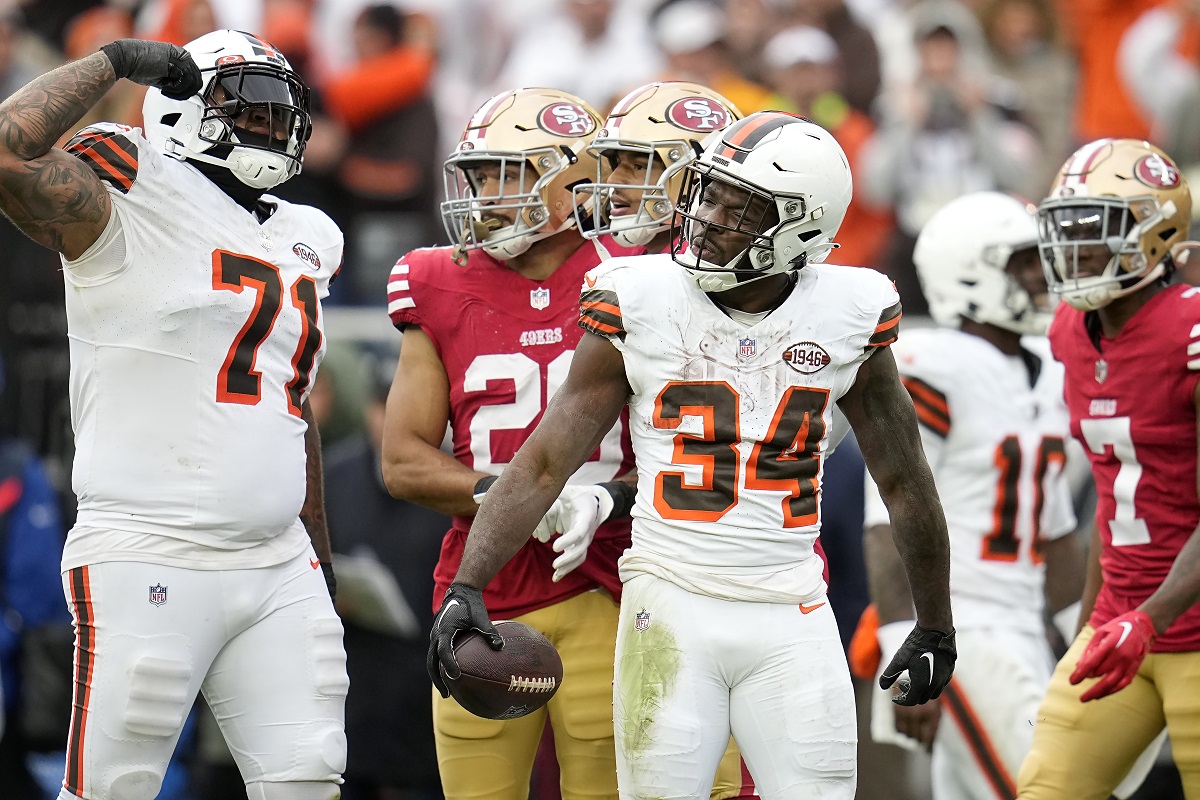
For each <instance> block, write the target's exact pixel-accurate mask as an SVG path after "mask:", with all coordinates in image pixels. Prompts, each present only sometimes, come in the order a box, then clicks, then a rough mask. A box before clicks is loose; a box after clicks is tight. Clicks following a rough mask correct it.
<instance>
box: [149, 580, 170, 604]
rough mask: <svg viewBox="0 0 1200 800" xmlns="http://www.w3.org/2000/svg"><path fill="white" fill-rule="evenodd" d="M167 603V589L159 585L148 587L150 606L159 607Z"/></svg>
mask: <svg viewBox="0 0 1200 800" xmlns="http://www.w3.org/2000/svg"><path fill="white" fill-rule="evenodd" d="M165 602H167V587H165V586H163V585H162V584H161V583H159V584H156V585H154V586H151V587H150V605H152V606H161V605H162V604H163V603H165Z"/></svg>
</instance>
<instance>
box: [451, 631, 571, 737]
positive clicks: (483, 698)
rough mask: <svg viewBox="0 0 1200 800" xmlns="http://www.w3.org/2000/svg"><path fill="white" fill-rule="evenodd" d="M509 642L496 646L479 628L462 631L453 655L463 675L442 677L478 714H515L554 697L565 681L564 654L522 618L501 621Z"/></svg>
mask: <svg viewBox="0 0 1200 800" xmlns="http://www.w3.org/2000/svg"><path fill="white" fill-rule="evenodd" d="M496 630H497V631H498V632H499V634H500V636H501V637H502V638H503V639H504V647H503V648H502V649H500V650H493V649H492V648H491V647H489V646H488V643H487V640H486V639H484V638H483V636H482V635H481V634H480V633H479V632H478V631H466V632H463V633H459V634H457V635H456V636H455V639H454V658H455V660H457V661H458V668H459V669H460V670H462V675H461V676H460V677H459V678H458V680H451V679H450V678H449V677H447V676H446V671H445V668H443V667H440V666H439V667H438V668H439V669H441V670H442V679H443V680H445V681H446V686H447V687H448V688H449V689H450V694H451V696H453V697H454V699H455V700H457V701H458V704H459V705H461V706H462V707H463V708H465V709H466V710H467V711H470V712H471V713H472V714H474V715H475V716H478V717H485V718H487V719H515V718H517V717H523V716H525V715H526V714H529V713H531V712H533V711H536V710H537V709H539V708H541V707H542V706H544V705H546V703H548V702H549V701H550V698H551V697H553V696H554V693H555V692H556V691H558V686H559V684H560V683H562V676H563V666H562V659H561V658H559V657H558V651H557V650H555V649H554V645H552V644H551V643H550V640H549V639H547V638H546V637H545V636H543V635H542V634H541V633H539V632H538V631H536V630H534V629H533V628H531V627H529V626H528V625H526V624H524V623H521V622H512V621H505V622H497V623H496Z"/></svg>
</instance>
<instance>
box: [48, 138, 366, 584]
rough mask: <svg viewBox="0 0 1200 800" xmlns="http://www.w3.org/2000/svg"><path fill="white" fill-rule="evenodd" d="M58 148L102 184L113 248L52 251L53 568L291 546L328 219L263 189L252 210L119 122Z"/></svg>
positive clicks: (243, 558) (252, 561)
mask: <svg viewBox="0 0 1200 800" xmlns="http://www.w3.org/2000/svg"><path fill="white" fill-rule="evenodd" d="M65 150H66V152H67V153H68V154H70V155H72V156H74V157H76V158H78V159H79V160H80V161H82V162H83V163H84V164H85V165H87V166H88V167H90V168H91V169H92V170H93V171H94V172H95V173H96V175H97V176H98V177H99V178H100V180H101V181H102V182H104V183H105V184H106V188H107V190H108V192H109V197H110V198H111V201H112V208H113V214H114V215H116V216H117V218H118V220H119V222H120V225H121V230H122V236H123V238H124V245H125V258H124V261H123V262H122V263H120V264H108V263H107V258H106V254H107V253H108V252H109V251H108V250H103V251H102V252H99V253H95V254H92V256H93V257H92V258H91V259H89V258H87V257H86V256H87V255H88V254H85V257H84V258H82V259H80V260H78V261H76V262H71V263H66V262H64V275H65V277H66V282H67V287H66V311H67V327H68V333H69V336H70V344H71V413H72V421H73V424H74V428H75V442H76V453H75V464H74V473H73V486H74V489H75V492H76V494H77V495H78V496H79V519H78V524H77V526H76V529H75V530H74V531H73V532H72V534H71V536H70V538H69V540H68V542H67V553H66V555H65V556H64V564H63V566H64V569H66V568H70V567H72V566H78V565H79V564H80V563H87V562H92V561H100V560H114V559H122V558H123V559H125V560H148V561H156V562H158V563H177V564H181V565H183V566H189V567H193V566H197V565H199V566H201V567H202V568H214V567H217V568H229V569H234V568H239V567H248V566H263V565H267V564H270V563H278V562H277V560H282V559H284V558H287V557H291V556H294V555H295V554H296V552H299V550H300V549H302V548H303V547H305V546H307V541H306V540H307V536H306V535H305V534H304V531H303V528H302V526H300V524H299V522H298V521H297V515H298V514H299V512H300V508H301V505H302V503H303V501H304V497H305V491H306V478H305V463H306V462H305V447H304V434H305V430H306V428H307V425H306V424H305V422H304V420H303V419H301V406H302V404H303V401H304V398H305V397H306V396H307V394H308V391H309V387H310V386H311V384H312V380H313V377H314V376H315V374H316V369H317V365H318V364H319V363H320V360H321V356H322V354H323V353H324V349H325V346H324V340H323V336H322V333H321V316H320V298H322V297H324V296H325V295H326V294H328V286H329V282H330V280H331V278H332V276H333V275H334V273H335V272H336V271H337V269H338V267H339V266H340V264H341V256H342V234H341V232H340V231H339V230H338V228H337V226H336V225H334V223H333V221H332V220H330V219H329V218H328V217H327V216H326V215H325V214H324V213H322V212H321V211H318V210H317V209H315V208H310V207H308V206H300V205H293V204H291V203H288V202H286V201H284V200H279V199H277V198H273V197H270V196H264V198H263V199H264V200H265V201H267V202H269V203H272V204H273V205H274V207H275V210H274V213H273V214H272V215H271V217H270V218H269V219H267V220H266V221H265V222H262V223H260V222H259V221H258V220H257V219H256V218H255V216H254V215H253V214H251V213H249V212H247V211H246V210H245V209H243V208H242V207H241V206H239V205H237V204H236V203H235V202H234V201H233V200H232V199H231V198H230V197H229V196H228V195H226V194H225V193H224V192H223V191H222V190H221V189H220V188H219V187H217V185H216V184H214V183H213V182H212V181H210V180H209V179H207V178H206V177H204V176H203V175H202V174H201V173H200V172H199V171H198V170H197V169H196V168H194V167H192V166H191V165H189V164H185V163H183V162H181V161H177V160H175V159H173V158H169V157H167V156H166V155H164V154H163V153H161V152H159V151H158V150H157V149H156V148H155V147H154V145H152V144H151V143H150V142H148V141H147V140H146V139H145V138H144V137H143V136H142V135H141V133H140V131H138V129H136V128H126V127H124V126H120V125H112V124H107V123H106V124H101V125H95V126H91V127H89V128H85V129H84V130H83V131H81V132H80V133H79V134H77V135H76V136H75V137H74V138H73V139H72V140H71V141H70V142H69V143H68V145H67V146H66V148H65ZM91 531H116V532H124V533H136V534H151V535H150V536H137V537H130V536H125V535H118V534H114V535H113V538H111V539H104V538H103V537H102V536H100V535H97V536H92V535H91V533H90V532H91ZM135 550H136V552H135Z"/></svg>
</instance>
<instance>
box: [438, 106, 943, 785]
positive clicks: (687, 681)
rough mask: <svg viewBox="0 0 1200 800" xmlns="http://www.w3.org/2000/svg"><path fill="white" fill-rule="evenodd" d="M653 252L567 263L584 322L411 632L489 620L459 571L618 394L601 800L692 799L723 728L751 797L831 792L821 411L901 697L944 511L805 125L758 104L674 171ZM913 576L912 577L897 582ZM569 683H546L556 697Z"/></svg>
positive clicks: (840, 193) (938, 635)
mask: <svg viewBox="0 0 1200 800" xmlns="http://www.w3.org/2000/svg"><path fill="white" fill-rule="evenodd" d="M688 171H689V176H688V184H687V191H686V193H685V194H684V195H683V197H682V198H681V202H680V205H679V207H678V208H677V210H676V214H677V216H676V224H677V225H678V231H679V235H678V236H677V237H674V240H675V244H674V245H672V248H671V252H670V253H667V254H659V255H646V256H640V257H634V258H614V259H612V260H611V261H609V262H607V263H606V264H605V265H604V266H602V267H600V268H598V269H594V270H592V271H591V272H589V273H588V274H587V276H586V280H585V285H584V289H583V294H582V298H581V307H582V314H581V317H580V325H581V326H582V327H583V328H584V330H585V331H586V333H585V335H584V336H583V338H582V339H581V340H580V343H579V345H578V347H577V349H576V353H575V358H574V360H573V361H572V363H571V369H570V372H569V374H568V376H567V379H566V382H565V383H564V385H563V386H562V388H561V389H560V390H559V392H558V394H557V395H555V397H554V399H553V401H552V402H551V403H550V405H549V407H548V408H547V410H546V413H545V414H544V415H543V419H542V422H541V423H540V424H539V426H538V428H537V429H536V430H535V431H534V433H533V435H532V436H531V437H530V438H529V440H528V441H527V442H526V443H525V445H524V446H523V447H522V448H521V450H520V451H519V452H518V453H517V455H516V456H515V457H514V459H513V461H512V462H511V463H510V464H509V465H508V468H507V469H506V470H505V471H504V473H503V474H502V475H501V477H500V479H499V481H498V482H497V483H496V485H495V486H494V487H493V488H492V490H491V491H490V492H489V493H488V496H487V498H485V500H484V503H483V506H482V508H481V509H480V514H479V516H477V518H476V520H475V526H474V529H473V531H472V536H471V539H470V541H469V542H468V543H467V548H466V551H465V553H464V555H463V557H462V563H461V565H460V567H459V570H458V573H457V574H456V576H455V582H454V584H453V589H452V596H453V597H455V598H459V600H460V602H449V601H448V602H446V603H444V604H443V606H442V608H441V610H440V612H439V614H438V616H437V618H436V619H435V622H434V630H433V634H432V637H431V643H430V654H431V659H432V663H431V671H434V670H436V668H437V666H438V663H439V662H440V663H441V664H442V665H443V666H445V667H446V668H447V669H451V668H453V663H454V662H453V654H452V650H451V642H452V640H453V637H454V634H455V633H456V632H457V631H459V630H465V629H472V628H473V629H478V630H482V631H491V630H492V625H491V623H490V621H489V619H488V609H487V608H485V606H484V604H483V602H482V591H483V587H487V586H488V585H489V583H490V582H491V580H492V578H493V576H495V575H496V573H497V572H498V571H499V570H501V568H502V567H503V568H507V567H504V565H505V563H506V562H507V561H508V560H509V558H510V557H511V556H512V555H513V554H514V553H516V552H518V550H520V549H521V548H522V547H523V546H524V542H525V540H526V539H527V538H528V535H529V531H530V530H532V529H533V528H534V526H535V525H537V524H538V520H539V519H540V518H541V516H542V514H543V513H544V511H545V509H546V508H548V507H550V506H551V504H552V503H553V502H554V500H555V498H556V497H557V495H558V493H559V491H560V490H561V487H562V486H563V485H564V483H565V482H566V480H567V479H568V478H569V477H570V475H571V473H572V472H573V471H574V470H575V469H576V468H577V467H578V466H579V465H580V464H582V463H584V461H585V459H587V458H588V456H589V454H590V453H592V452H593V450H594V449H595V447H596V443H597V442H599V441H601V440H602V438H603V436H604V434H605V431H607V430H608V429H609V427H610V426H611V425H612V424H613V422H614V421H615V420H617V419H619V418H620V417H621V414H622V409H624V408H625V406H626V403H627V402H628V404H629V416H630V430H631V433H632V436H633V441H634V451H635V453H636V455H637V470H638V485H639V490H638V493H637V496H636V510H635V512H634V514H635V529H634V535H633V544H632V546H631V548H630V549H629V551H627V552H626V553H625V555H624V556H622V558H621V562H620V576H621V579H622V581H623V582H624V583H625V589H624V597H623V600H622V604H621V620H620V625H619V628H618V634H617V636H618V639H617V654H616V681H615V685H614V690H613V692H614V695H613V696H614V713H615V722H616V741H617V756H618V757H617V767H618V782H619V784H620V789H621V796H622V797H685V798H686V797H690V798H702V797H706V796H708V793H709V787H710V785H711V783H712V775H713V771H714V769H715V768H716V765H717V762H718V761H719V759H720V758H721V754H722V753H723V752H724V750H725V747H726V744H727V743H728V740H729V736H730V733H731V732H732V734H733V736H734V737H735V738H736V740H737V742H738V744H739V745H740V747H741V749H742V755H743V757H744V758H745V760H746V763H747V764H748V766H749V769H750V772H751V773H752V774H753V776H754V779H755V782H756V784H757V786H758V790H759V792H760V794H761V795H762V796H763V797H765V798H783V797H801V796H804V797H807V796H813V795H815V794H818V793H819V794H821V796H822V797H829V798H852V797H853V796H854V786H855V772H856V753H855V750H856V747H855V745H856V733H855V716H854V700H853V695H852V691H851V686H850V676H849V672H848V670H847V666H846V660H845V657H844V655H843V653H842V648H841V644H840V640H839V638H838V632H837V626H836V623H835V621H834V617H833V613H832V612H831V610H830V609H829V607H828V601H827V599H826V595H825V583H824V581H823V580H822V577H821V571H822V565H821V563H820V561H819V559H817V558H816V557H815V556H814V554H813V541H814V540H815V539H816V537H817V534H818V531H819V529H820V519H821V509H820V502H819V499H820V488H821V467H822V459H823V455H824V446H825V441H826V438H827V434H826V431H827V429H828V426H829V424H830V415H831V408H832V405H833V404H834V403H839V404H840V405H841V406H842V409H843V410H844V411H845V412H846V416H847V417H848V418H849V419H850V421H851V423H852V424H853V426H854V428H855V430H856V431H857V433H858V437H859V441H860V443H861V445H862V449H863V454H864V457H865V459H866V462H867V464H868V465H869V467H870V469H871V471H872V474H873V475H874V477H875V479H876V481H877V482H878V483H879V485H880V487H881V491H882V493H883V495H884V499H885V501H886V502H887V503H888V506H889V509H890V510H891V512H892V518H893V521H894V523H895V535H896V537H897V539H898V541H899V544H900V551H901V553H903V554H904V556H905V565H906V567H907V568H908V571H909V576H910V583H911V584H912V586H913V587H914V591H915V593H916V597H915V604H916V608H917V620H918V624H917V625H916V626H914V628H913V631H912V633H911V634H910V635H909V637H908V639H907V640H906V642H905V644H904V646H903V647H902V648H901V650H900V651H899V652H898V653H897V654H896V657H895V658H894V659H893V662H892V664H891V666H890V668H889V670H888V672H887V675H888V678H889V680H891V681H895V680H897V679H898V678H900V677H901V673H902V672H905V671H907V672H908V673H909V676H908V678H907V679H906V685H907V686H908V687H909V688H908V691H907V693H906V694H905V695H903V696H902V697H900V698H898V699H899V702H904V703H923V702H925V701H927V700H929V699H930V698H932V697H936V696H937V695H939V694H940V692H941V690H942V688H943V687H944V686H945V684H946V682H947V681H948V680H949V677H950V674H951V672H952V670H953V665H954V658H955V648H954V630H953V626H952V624H951V616H950V602H949V587H948V577H949V547H948V542H947V537H946V529H945V520H944V518H943V517H942V512H941V506H940V505H939V503H938V499H937V494H936V492H935V491H934V488H933V479H932V476H931V475H930V472H929V467H928V465H927V464H926V463H925V459H924V457H923V455H922V453H921V443H920V437H919V434H918V431H917V420H916V413H915V411H914V410H913V405H912V402H911V400H909V398H908V395H907V393H906V392H905V391H904V387H903V386H902V385H901V383H900V380H899V376H898V374H897V372H896V366H895V362H894V360H893V358H892V354H891V350H890V348H889V347H888V345H890V344H891V343H892V342H893V341H894V340H895V338H896V330H897V328H898V325H899V320H900V303H899V298H898V296H897V295H896V291H895V289H894V288H893V287H892V285H891V283H890V281H888V280H887V279H886V278H885V277H883V276H882V275H880V274H879V273H877V272H874V271H871V270H862V269H855V268H845V267H839V266H833V265H824V264H821V263H819V262H821V261H822V260H823V259H824V258H825V256H826V255H827V254H828V252H829V251H830V250H831V249H832V247H833V242H832V239H833V236H834V235H835V234H836V232H837V228H838V225H839V224H840V222H841V220H842V217H843V216H844V215H845V212H846V206H847V204H848V203H849V200H850V193H851V178H850V169H849V167H848V165H847V163H846V158H845V155H844V154H843V153H842V151H841V148H840V147H839V146H838V145H837V143H836V142H835V141H834V139H833V138H832V137H831V136H830V135H829V133H828V132H827V131H825V130H824V129H822V128H820V127H818V126H816V125H814V124H812V123H811V122H808V121H807V120H804V119H802V118H800V117H796V116H793V115H790V114H784V113H780V112H761V113H757V114H753V115H751V116H749V117H746V118H745V119H743V120H740V121H738V122H736V123H734V124H733V125H731V126H730V127H728V128H726V129H725V131H723V132H722V133H721V134H720V135H719V136H718V137H714V138H713V139H712V140H711V141H710V142H709V143H708V145H707V147H706V148H705V150H704V152H703V154H702V155H701V156H700V157H699V158H698V159H696V161H694V162H693V163H692V164H689V165H688ZM916 575H920V577H921V580H920V581H915V580H911V578H913V577H914V576H916ZM568 683H569V679H568V680H567V681H564V684H563V686H564V688H565V687H566V685H567V684H568Z"/></svg>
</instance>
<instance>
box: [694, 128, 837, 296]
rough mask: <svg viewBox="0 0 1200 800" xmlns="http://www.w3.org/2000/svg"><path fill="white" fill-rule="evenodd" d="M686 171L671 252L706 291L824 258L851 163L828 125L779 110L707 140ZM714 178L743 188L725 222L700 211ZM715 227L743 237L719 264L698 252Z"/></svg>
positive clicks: (721, 233) (830, 246)
mask: <svg viewBox="0 0 1200 800" xmlns="http://www.w3.org/2000/svg"><path fill="white" fill-rule="evenodd" d="M688 173H689V174H688V177H687V186H686V188H685V190H684V194H683V195H682V196H681V198H680V202H679V203H678V204H677V207H676V209H675V218H674V220H673V224H672V228H673V231H674V233H675V236H674V238H675V244H674V245H673V246H672V248H671V256H672V257H673V258H674V259H675V261H676V262H677V263H678V264H680V265H681V266H682V267H684V268H685V269H686V270H687V271H688V273H689V274H691V276H692V278H693V279H694V280H695V281H696V284H697V285H698V286H699V287H700V288H701V289H702V290H703V291H705V292H723V291H725V290H727V289H732V288H733V287H734V286H737V285H739V284H744V283H747V282H749V281H752V280H758V279H759V278H765V277H767V276H769V275H775V274H778V273H781V272H789V271H792V270H797V269H800V268H801V267H803V266H804V265H805V264H809V263H817V262H820V261H824V260H825V257H826V256H828V255H829V252H830V251H831V250H833V249H834V248H835V247H837V245H836V244H835V243H834V242H833V237H834V235H835V234H836V233H837V230H838V228H839V227H840V226H841V224H842V220H843V219H844V218H845V216H846V208H847V207H848V206H849V205H850V196H851V193H852V189H853V186H852V180H851V177H850V164H849V162H848V161H847V160H846V154H845V153H844V152H842V148H841V146H840V145H839V144H838V143H837V141H836V140H835V139H834V138H833V136H832V135H831V134H830V133H829V131H827V130H825V129H824V128H822V127H821V126H820V125H816V124H814V123H813V122H811V121H809V120H807V119H805V118H804V117H798V116H796V115H794V114H787V113H784V112H782V111H759V112H758V113H755V114H751V115H750V116H748V117H746V118H745V119H742V120H740V121H738V122H735V123H734V124H733V125H731V126H729V127H728V128H726V129H725V130H724V131H722V132H721V134H720V135H719V136H714V137H712V138H711V139H710V140H709V141H707V142H706V144H705V148H704V152H703V153H702V154H701V155H700V157H699V158H698V159H696V160H695V161H693V162H692V163H691V164H689V165H688ZM714 182H717V183H722V184H726V185H727V186H730V187H733V188H734V189H735V190H737V191H738V192H740V193H743V194H746V195H747V200H746V203H745V205H744V206H743V208H742V210H741V213H740V214H739V215H738V216H737V218H736V219H731V220H730V221H729V224H726V223H719V222H716V221H713V220H711V219H708V218H705V217H704V216H702V204H704V203H705V202H707V195H706V190H707V188H708V187H709V186H710V185H711V184H712V183H714ZM764 201H765V202H764ZM756 208H757V209H765V210H762V211H757V210H755V209H756ZM714 232H717V233H718V236H727V235H730V234H735V235H743V236H745V235H749V237H750V240H749V243H748V244H747V245H746V247H745V248H744V249H743V250H742V251H741V252H739V253H737V254H734V255H733V256H731V257H729V258H728V259H727V261H726V263H724V264H716V263H713V262H711V261H706V260H704V259H703V258H702V255H703V253H704V250H705V249H706V246H707V243H708V241H709V238H710V237H711V236H712V235H713V233H714Z"/></svg>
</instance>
